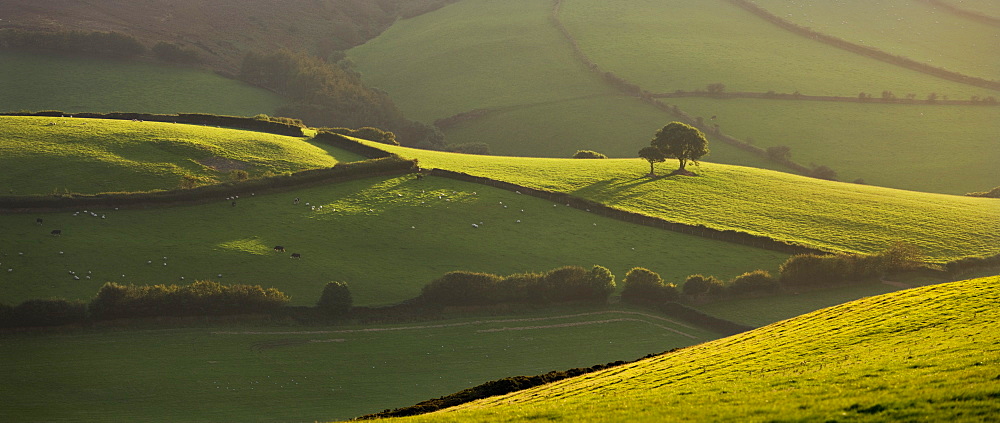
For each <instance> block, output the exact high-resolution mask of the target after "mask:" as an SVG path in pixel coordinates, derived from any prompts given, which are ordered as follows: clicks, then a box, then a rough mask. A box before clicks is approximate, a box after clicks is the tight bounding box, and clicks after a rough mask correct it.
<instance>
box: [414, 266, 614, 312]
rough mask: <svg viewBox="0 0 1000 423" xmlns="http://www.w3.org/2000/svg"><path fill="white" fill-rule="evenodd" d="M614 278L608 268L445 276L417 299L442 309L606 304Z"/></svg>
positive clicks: (451, 273) (467, 273)
mask: <svg viewBox="0 0 1000 423" xmlns="http://www.w3.org/2000/svg"><path fill="white" fill-rule="evenodd" d="M614 288H615V277H614V275H612V274H611V271H609V270H608V269H607V268H605V267H602V266H594V267H593V268H592V269H591V270H590V271H587V270H586V269H584V268H582V267H580V266H564V267H560V268H558V269H553V270H551V271H549V272H546V273H544V274H543V273H518V274H514V275H509V276H505V277H504V276H498V275H493V274H489V273H476V272H465V271H454V272H448V273H446V274H445V275H444V276H442V277H441V278H439V279H437V280H435V281H433V282H431V283H429V284H427V285H425V286H424V288H423V291H422V293H421V294H420V297H419V298H420V299H421V300H422V301H424V302H426V303H429V304H434V305H441V306H482V305H494V304H505V303H542V304H546V303H558V302H570V301H598V302H601V301H607V299H608V296H609V295H611V293H612V292H613V291H614Z"/></svg>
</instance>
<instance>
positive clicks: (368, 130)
mask: <svg viewBox="0 0 1000 423" xmlns="http://www.w3.org/2000/svg"><path fill="white" fill-rule="evenodd" d="M319 130H320V131H326V132H332V133H334V134H341V135H347V136H349V137H354V138H361V139H363V140H369V141H375V142H380V143H382V144H389V145H399V141H396V134H394V133H392V132H389V131H383V130H381V129H378V128H372V127H370V126H365V127H361V128H358V129H350V128H319Z"/></svg>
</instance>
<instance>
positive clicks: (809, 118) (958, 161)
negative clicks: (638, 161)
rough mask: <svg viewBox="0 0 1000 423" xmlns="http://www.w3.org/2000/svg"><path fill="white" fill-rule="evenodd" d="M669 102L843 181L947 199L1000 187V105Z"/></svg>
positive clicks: (677, 100)
mask: <svg viewBox="0 0 1000 423" xmlns="http://www.w3.org/2000/svg"><path fill="white" fill-rule="evenodd" d="M668 101H669V103H670V104H676V105H677V106H679V107H680V108H681V109H682V110H686V111H688V113H691V114H692V115H695V116H718V117H717V119H716V120H715V121H714V122H716V123H717V124H718V125H720V127H721V128H722V131H723V132H725V133H729V134H736V136H738V137H740V138H743V139H748V138H749V139H753V140H754V145H757V146H759V147H761V148H767V147H772V146H778V145H785V146H789V147H791V149H792V160H795V161H797V162H799V163H803V164H806V165H808V164H809V163H817V164H822V165H826V166H829V167H831V168H833V169H834V170H836V171H837V173H838V176H839V179H840V180H842V181H854V180H856V179H858V178H861V179H864V181H865V183H867V184H869V185H878V186H888V187H893V188H902V189H911V190H917V191H928V192H939V193H946V194H965V193H967V192H978V191H986V190H988V189H989V188H991V187H994V186H997V185H1000V167H998V166H997V163H998V162H1000V149H998V148H997V135H996V134H1000V107H982V106H930V105H907V104H854V103H833V102H817V101H761V100H751V99H730V100H713V99H707V98H671V99H668ZM719 145H720V144H719V143H712V144H711V145H710V146H709V147H710V148H716V147H717V146H719ZM942 149H943V150H942ZM942 154H943V156H942ZM708 160H711V161H716V160H715V159H714V158H708ZM725 163H730V162H729V161H725Z"/></svg>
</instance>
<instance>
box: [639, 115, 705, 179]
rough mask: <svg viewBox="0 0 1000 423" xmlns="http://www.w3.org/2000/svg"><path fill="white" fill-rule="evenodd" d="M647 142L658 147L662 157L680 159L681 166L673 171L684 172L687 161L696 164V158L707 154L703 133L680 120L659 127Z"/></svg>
mask: <svg viewBox="0 0 1000 423" xmlns="http://www.w3.org/2000/svg"><path fill="white" fill-rule="evenodd" d="M649 143H650V145H652V146H653V147H656V148H657V149H659V150H660V151H661V152H662V153H663V156H664V157H666V158H672V159H677V160H678V161H680V164H681V167H680V168H679V169H677V171H676V172H675V173H684V171H685V169H684V167H685V166H687V162H688V161H691V162H694V164H696V165H697V164H698V159H700V158H701V156H704V155H706V154H708V140H707V139H705V134H704V133H702V132H701V131H700V130H698V128H695V127H693V126H691V125H688V124H685V123H681V122H670V123H669V124H667V126H664V127H663V128H660V130H659V131H656V136H654V137H653V140H652V141H650V142H649Z"/></svg>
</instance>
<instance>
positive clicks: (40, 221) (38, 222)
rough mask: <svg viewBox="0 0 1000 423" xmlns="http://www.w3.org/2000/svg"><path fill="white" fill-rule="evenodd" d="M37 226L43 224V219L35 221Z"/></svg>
mask: <svg viewBox="0 0 1000 423" xmlns="http://www.w3.org/2000/svg"><path fill="white" fill-rule="evenodd" d="M35 224H36V225H41V224H42V218H40V217H39V218H37V219H35Z"/></svg>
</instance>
